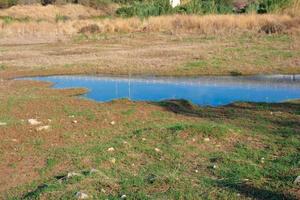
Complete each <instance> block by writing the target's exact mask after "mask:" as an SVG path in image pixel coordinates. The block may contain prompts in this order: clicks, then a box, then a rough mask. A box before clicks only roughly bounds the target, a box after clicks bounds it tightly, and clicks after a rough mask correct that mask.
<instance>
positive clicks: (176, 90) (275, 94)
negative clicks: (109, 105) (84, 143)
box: [24, 75, 300, 106]
mask: <svg viewBox="0 0 300 200" xmlns="http://www.w3.org/2000/svg"><path fill="white" fill-rule="evenodd" d="M24 79H30V80H41V81H50V82H53V83H54V86H53V87H54V88H74V87H84V88H87V89H89V92H88V93H86V94H84V95H83V96H84V97H87V98H89V99H93V100H96V101H100V102H106V101H111V100H113V99H119V98H129V99H131V100H135V101H161V100H166V99H186V100H189V101H191V102H193V103H195V104H198V105H205V106H206V105H209V106H221V105H226V104H229V103H232V102H236V101H250V102H282V101H286V100H291V99H297V98H298V99H300V75H269V76H263V75H261V76H236V77H234V76H206V77H205V76H202V77H193V78H177V77H115V76H48V77H33V78H24Z"/></svg>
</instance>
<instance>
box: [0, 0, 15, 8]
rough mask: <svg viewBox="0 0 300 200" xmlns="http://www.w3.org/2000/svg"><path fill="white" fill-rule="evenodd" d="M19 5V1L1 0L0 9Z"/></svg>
mask: <svg viewBox="0 0 300 200" xmlns="http://www.w3.org/2000/svg"><path fill="white" fill-rule="evenodd" d="M17 3H18V0H0V9H1V8H8V7H11V6H14V5H16V4H17Z"/></svg>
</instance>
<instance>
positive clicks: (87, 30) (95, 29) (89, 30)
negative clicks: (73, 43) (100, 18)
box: [78, 24, 100, 34]
mask: <svg viewBox="0 0 300 200" xmlns="http://www.w3.org/2000/svg"><path fill="white" fill-rule="evenodd" d="M99 32H100V28H99V26H98V25H97V24H90V25H87V26H84V27H82V28H81V29H80V30H79V31H78V33H82V34H94V33H99Z"/></svg>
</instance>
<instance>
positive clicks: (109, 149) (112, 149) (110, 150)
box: [107, 147, 115, 152]
mask: <svg viewBox="0 0 300 200" xmlns="http://www.w3.org/2000/svg"><path fill="white" fill-rule="evenodd" d="M114 150H115V148H113V147H110V148H108V149H107V151H109V152H112V151H114Z"/></svg>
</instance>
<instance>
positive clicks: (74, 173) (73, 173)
mask: <svg viewBox="0 0 300 200" xmlns="http://www.w3.org/2000/svg"><path fill="white" fill-rule="evenodd" d="M73 176H81V174H79V173H77V172H69V173H68V174H67V178H71V177H73Z"/></svg>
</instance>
